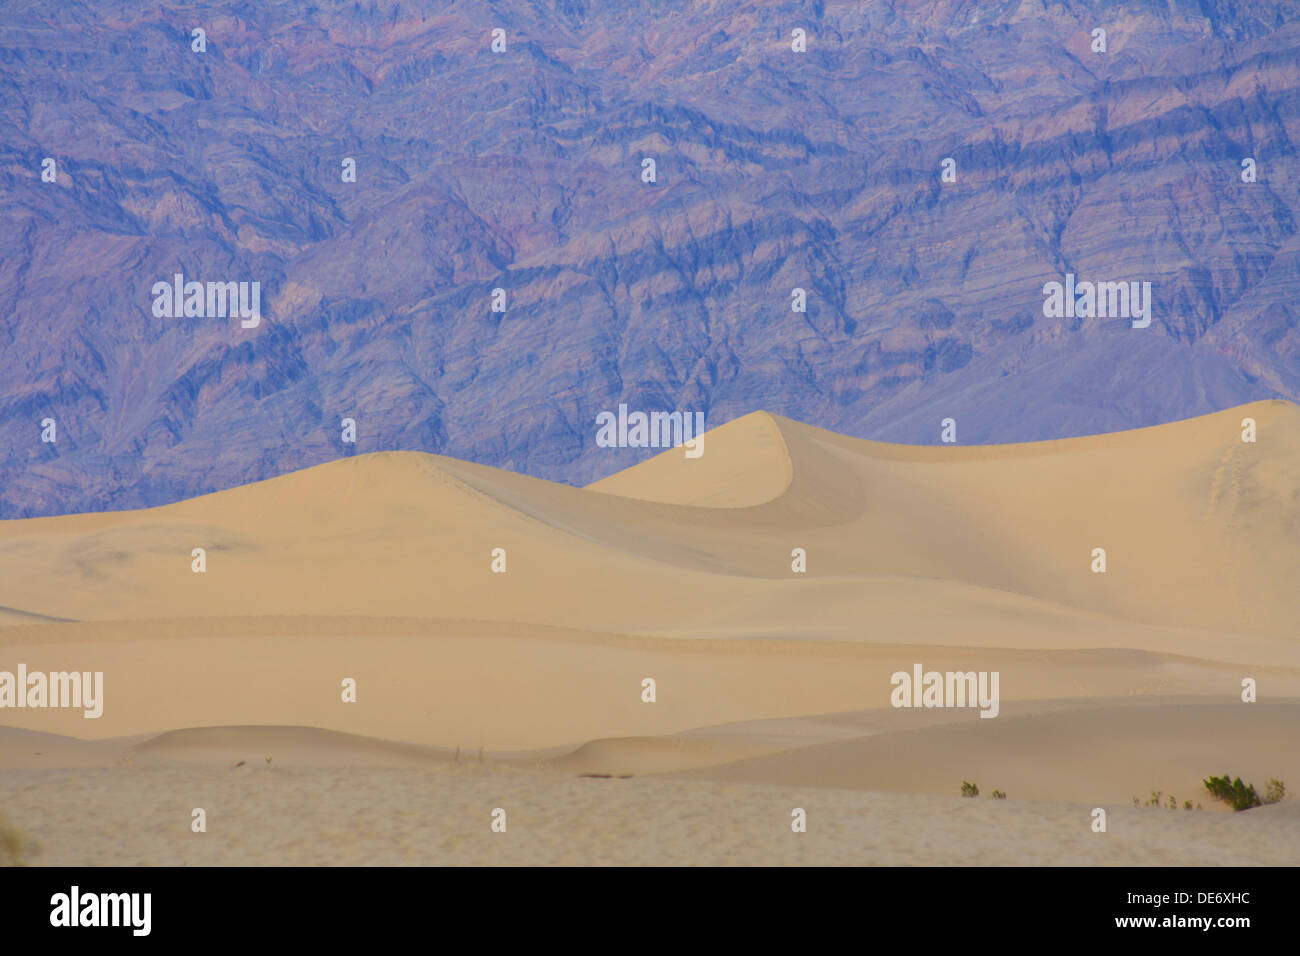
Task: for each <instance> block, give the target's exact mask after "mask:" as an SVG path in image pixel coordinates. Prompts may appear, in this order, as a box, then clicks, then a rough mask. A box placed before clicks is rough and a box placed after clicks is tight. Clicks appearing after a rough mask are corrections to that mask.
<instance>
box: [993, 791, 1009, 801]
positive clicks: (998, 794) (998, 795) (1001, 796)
mask: <svg viewBox="0 0 1300 956" xmlns="http://www.w3.org/2000/svg"><path fill="white" fill-rule="evenodd" d="M1006 798H1007V795H1006V792H1005V791H1003V790H994V791H993V799H994V800H1005V799H1006Z"/></svg>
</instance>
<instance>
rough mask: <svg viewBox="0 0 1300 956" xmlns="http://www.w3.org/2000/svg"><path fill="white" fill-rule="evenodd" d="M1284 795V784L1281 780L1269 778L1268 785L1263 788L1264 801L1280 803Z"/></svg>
mask: <svg viewBox="0 0 1300 956" xmlns="http://www.w3.org/2000/svg"><path fill="white" fill-rule="evenodd" d="M1285 797H1286V784H1284V783H1283V782H1282V781H1281V780H1269V782H1268V786H1267V787H1265V788H1264V802H1265V803H1281V802H1282V800H1283V798H1285Z"/></svg>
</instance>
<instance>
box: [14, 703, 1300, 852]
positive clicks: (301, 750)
mask: <svg viewBox="0 0 1300 956" xmlns="http://www.w3.org/2000/svg"><path fill="white" fill-rule="evenodd" d="M832 723H833V721H832ZM17 733H18V732H14V731H5V732H2V733H0V742H5V738H6V737H7V738H9V739H8V741H7V743H5V746H4V747H2V748H0V754H5V755H6V758H5V759H7V760H8V759H12V752H11V751H12V749H13V747H14V745H15V744H16V743H18V742H17V741H15V740H14V739H13V738H14V736H15V735H16V734H17ZM37 736H38V735H30V734H28V735H26V737H25V738H24V739H23V740H22V741H21V743H22V744H23V745H28V744H39V745H40V746H41V747H42V748H44V750H45V752H46V756H53V755H55V754H56V753H58V750H59V747H61V746H65V744H66V742H62V743H61V742H59V741H58V740H54V739H50V738H48V737H43V736H42V737H41V739H37ZM86 747H90V748H92V749H95V750H98V751H99V752H98V753H97V754H93V755H92V754H90V753H88V752H86V750H85V748H86ZM73 749H77V748H73ZM367 751H368V752H367ZM268 756H269V757H271V761H270V763H267V761H266V759H265V758H266V757H268ZM57 759H60V760H62V761H68V760H72V761H73V762H74V763H75V764H76V769H44V770H39V769H10V770H7V771H6V772H5V773H4V774H3V776H0V807H4V808H5V810H6V812H7V814H8V816H9V818H10V821H11V823H12V824H14V825H16V826H17V827H18V828H20V829H21V830H22V831H23V832H24V833H25V834H26V835H27V836H28V837H29V838H31V839H34V840H36V841H37V842H38V843H39V844H40V852H39V854H37V855H35V856H33V857H32V858H31V862H34V863H40V864H45V865H105V864H125V865H135V864H143V865H173V864H181V865H233V864H243V865H270V866H275V865H309V866H329V865H385V864H398V865H441V864H448V865H480V864H494V865H501V864H517V865H543V864H561V865H569V864H578V865H604V864H648V865H680V864H688V865H689V864H695V865H773V864H808V863H812V864H821V865H861V864H880V865H971V864H977V865H1015V864H1023V863H1025V862H1034V863H1038V864H1044V865H1061V866H1065V865H1177V864H1184V865H1207V866H1221V865H1250V864H1269V865H1288V864H1294V863H1295V862H1296V860H1297V859H1298V857H1297V854H1300V828H1297V827H1296V825H1295V811H1296V809H1297V808H1300V801H1291V802H1289V803H1284V804H1280V805H1278V806H1275V807H1265V808H1261V809H1259V810H1252V811H1249V812H1246V813H1232V812H1230V811H1224V810H1222V809H1216V808H1212V807H1209V806H1207V808H1206V809H1205V810H1204V811H1190V812H1188V811H1182V810H1178V811H1172V810H1156V809H1134V808H1132V806H1131V805H1125V804H1124V803H1120V804H1110V803H1104V802H1103V803H1102V804H1101V805H1102V806H1103V807H1104V808H1105V809H1106V810H1107V814H1108V816H1107V832H1106V833H1104V834H1101V833H1093V832H1092V830H1091V828H1090V827H1091V822H1092V810H1093V806H1094V803H1093V802H1091V801H1090V802H1078V801H1077V800H1076V801H1050V802H1035V801H1026V800H1018V799H1014V798H1012V799H1008V800H1005V801H1002V800H992V799H987V798H985V797H981V798H978V799H963V798H961V797H953V796H931V795H925V794H919V795H917V794H894V793H869V792H860V791H853V790H840V789H829V788H825V787H820V786H816V785H810V784H797V785H790V784H784V785H783V784H754V783H739V782H722V781H714V780H690V779H670V778H664V777H632V778H630V779H619V778H617V777H615V778H608V779H595V778H584V777H579V776H577V775H576V774H574V773H571V772H569V773H560V772H556V771H553V770H552V771H550V772H546V771H542V770H538V769H530V768H529V767H527V766H520V765H518V764H515V763H506V762H502V761H500V760H497V759H493V758H491V757H489V758H487V759H485V760H484V762H479V758H478V756H477V755H476V754H464V753H462V754H461V755H460V756H459V759H458V760H456V761H455V762H453V759H452V755H450V754H447V753H445V752H432V751H430V752H425V753H423V754H421V753H420V752H419V750H418V749H417V748H411V749H405V748H396V749H395V748H392V747H391V746H390V745H387V744H385V743H383V742H382V741H367V740H365V739H363V738H348V737H344V736H342V735H333V734H330V733H329V732H324V731H316V730H311V729H304V728H259V727H252V728H233V729H231V728H225V729H209V730H196V731H185V732H181V733H178V734H169V735H165V736H164V737H163V738H161V739H157V740H146V741H143V742H141V741H135V742H134V743H132V742H122V741H105V742H101V743H99V744H92V745H85V744H83V745H81V748H80V749H79V751H78V752H77V753H75V754H74V753H72V752H71V751H69V750H65V751H64V752H63V753H62V754H61V755H60V756H59V757H58V758H57ZM237 764H238V766H237ZM986 792H987V791H986ZM796 807H798V808H802V809H803V810H804V811H805V812H806V815H807V824H808V830H807V832H806V833H802V834H796V833H794V832H793V831H792V830H791V828H790V822H791V819H792V818H791V811H792V810H793V809H795V808H796ZM195 808H202V809H203V810H204V811H205V814H206V823H207V832H205V833H201V834H200V833H194V832H192V830H191V821H192V820H193V816H192V811H193V810H194V809H195ZM497 808H501V809H504V810H505V812H506V831H505V833H493V832H492V831H491V827H490V824H491V819H492V813H493V811H494V810H495V809H497Z"/></svg>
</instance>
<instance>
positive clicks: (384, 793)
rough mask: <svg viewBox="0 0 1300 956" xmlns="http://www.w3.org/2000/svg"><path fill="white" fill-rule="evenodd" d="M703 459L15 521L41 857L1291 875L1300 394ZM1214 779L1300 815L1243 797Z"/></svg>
mask: <svg viewBox="0 0 1300 956" xmlns="http://www.w3.org/2000/svg"><path fill="white" fill-rule="evenodd" d="M1247 436H1248V437H1247ZM700 442H701V444H697V446H696V450H697V451H702V453H701V454H698V455H697V456H695V457H693V456H692V455H691V454H689V453H686V452H684V450H683V449H682V448H680V447H679V448H671V449H669V450H667V451H664V452H662V453H661V454H659V455H657V456H656V457H651V458H648V459H646V460H644V461H641V462H640V463H637V464H634V465H632V466H631V467H629V468H626V469H625V470H623V471H619V472H616V473H614V474H612V475H610V476H609V477H606V478H603V479H601V480H599V481H596V482H594V483H592V484H589V485H587V486H586V487H575V486H572V485H567V484H560V483H555V482H551V481H547V480H543V479H541V478H535V477H529V476H526V475H522V474H517V473H515V472H512V471H507V470H501V469H497V468H493V467H488V466H485V465H478V464H471V463H467V462H465V461H461V460H457V459H454V458H450V457H444V456H440V455H435V454H428V453H423V452H404V451H403V452H376V453H370V454H358V455H355V456H351V457H345V458H340V459H338V460H335V461H330V462H326V463H324V464H319V465H315V466H312V467H309V468H306V469H303V470H298V471H293V472H290V473H287V474H283V475H281V476H279V477H274V478H269V479H267V480H262V481H257V482H254V483H250V484H243V485H239V486H236V487H232V488H229V489H227V490H223V491H218V492H215V493H211V494H206V495H202V496H200V497H193V498H188V499H186V500H181V501H178V502H175V503H171V504H165V505H162V506H159V507H151V508H146V509H141V510H128V511H99V512H93V513H83V514H66V515H55V516H47V517H31V518H19V519H14V520H6V521H0V814H3V816H4V820H5V823H4V826H5V827H6V828H8V829H9V831H10V832H12V833H15V834H18V835H19V836H18V837H17V845H19V847H20V849H19V851H18V852H20V853H22V854H24V859H25V862H30V863H34V864H48V865H77V866H79V865H117V864H144V865H169V864H184V865H200V864H216V865H247V864H267V865H283V864H304V865H349V864H352V865H355V864H361V865H374V864H434V865H436V864H454V865H460V864H464V865H481V864H525V865H530V864H539V865H540V864H561V865H564V864H584V865H585V864H651V865H654V864H724V865H732V864H739V865H750V864H753V865H772V864H777V865H780V864H828V865H871V864H886V865H890V864H909V865H910V864H938V865H949V864H951V865H966V864H983V865H1017V864H1018V865H1024V864H1034V865H1040V864H1041V865H1107V866H1113V865H1144V864H1150V865H1175V864H1176V865H1224V864H1234V865H1240V864H1264V865H1267V864H1273V865H1276V864H1289V863H1294V862H1295V861H1296V860H1297V859H1300V800H1297V799H1296V797H1295V796H1294V790H1295V789H1297V788H1300V746H1297V741H1298V739H1300V735H1298V733H1297V731H1298V730H1300V638H1298V637H1297V633H1296V621H1297V619H1298V618H1300V587H1297V582H1298V581H1300V546H1297V541H1300V484H1298V483H1297V481H1296V476H1297V475H1300V406H1297V405H1295V404H1293V403H1290V402H1287V401H1281V400H1275V401H1259V402H1254V403H1251V404H1247V405H1241V406H1238V407H1235V408H1231V409H1228V410H1225V411H1221V412H1217V413H1214V414H1209V415H1204V416H1200V417H1196V418H1189V419H1186V420H1181V421H1174V422H1171V423H1168V424H1162V425H1155V426H1151V427H1144V428H1138V429H1134V430H1128V431H1118V432H1109V433H1106V434H1099V435H1093V436H1083V437H1073V438H1064V439H1059V440H1053V441H1041V442H1032V443H1021V444H1003V445H960V444H954V445H931V446H921V445H901V444H886V443H880V442H874V441H868V440H864V439H858V438H851V437H845V436H842V435H840V434H837V433H834V432H830V431H825V430H821V429H818V428H815V427H812V426H809V425H805V424H801V423H799V422H796V421H794V420H791V419H789V418H785V417H780V416H777V415H773V414H768V413H766V412H761V411H759V412H753V413H751V414H748V415H744V416H741V417H739V418H735V419H733V420H731V421H729V422H727V423H726V424H724V425H721V426H719V427H716V428H713V429H711V430H709V431H707V432H706V433H705V434H704V436H703V438H702V439H701V440H700ZM1225 774H1226V775H1228V776H1229V777H1232V778H1237V777H1240V778H1241V779H1242V780H1243V781H1244V782H1245V783H1246V784H1251V785H1253V786H1254V787H1255V788H1256V789H1257V791H1258V793H1259V794H1260V795H1261V797H1263V796H1265V795H1266V793H1267V792H1268V791H1267V788H1268V787H1269V784H1270V781H1273V782H1275V783H1276V782H1282V783H1284V784H1285V787H1286V788H1287V789H1286V790H1284V791H1281V792H1278V791H1276V790H1274V791H1273V792H1272V796H1273V798H1272V799H1268V800H1264V801H1261V802H1262V804H1263V805H1260V806H1255V807H1253V808H1251V809H1248V810H1245V811H1241V812H1238V811H1234V809H1233V808H1232V806H1230V805H1229V804H1228V803H1227V802H1225V801H1223V800H1220V799H1216V798H1215V796H1214V795H1213V794H1211V793H1210V791H1209V790H1208V788H1207V787H1206V785H1205V781H1206V780H1207V778H1210V777H1213V776H1218V775H1225ZM963 791H965V793H964V792H963ZM974 791H978V793H975V792H974ZM1099 812H1100V817H1099ZM1099 819H1102V820H1103V821H1104V826H1103V828H1101V829H1099V828H1098V825H1097V823H1098V820H1099ZM200 824H201V825H200Z"/></svg>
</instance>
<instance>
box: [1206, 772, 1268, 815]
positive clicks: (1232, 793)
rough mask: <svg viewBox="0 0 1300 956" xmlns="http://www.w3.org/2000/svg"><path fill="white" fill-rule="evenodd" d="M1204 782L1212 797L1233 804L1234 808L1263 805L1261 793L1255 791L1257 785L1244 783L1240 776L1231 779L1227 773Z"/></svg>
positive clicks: (1246, 808)
mask: <svg viewBox="0 0 1300 956" xmlns="http://www.w3.org/2000/svg"><path fill="white" fill-rule="evenodd" d="M1202 783H1204V784H1205V789H1206V790H1208V791H1210V795H1211V796H1212V797H1214V798H1215V799H1216V800H1222V801H1223V802H1224V803H1228V804H1231V805H1232V809H1234V810H1249V809H1250V808H1251V807H1258V806H1262V805H1263V801H1262V800H1260V799H1259V794H1258V793H1256V792H1255V785H1254V784H1250V783H1243V782H1242V780H1241V778H1240V777H1238V778H1237V779H1235V780H1231V779H1229V777H1228V775H1227V774H1226V773H1225V774H1224V775H1223V776H1222V777H1210V778H1209V779H1208V780H1204V781H1202Z"/></svg>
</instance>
